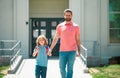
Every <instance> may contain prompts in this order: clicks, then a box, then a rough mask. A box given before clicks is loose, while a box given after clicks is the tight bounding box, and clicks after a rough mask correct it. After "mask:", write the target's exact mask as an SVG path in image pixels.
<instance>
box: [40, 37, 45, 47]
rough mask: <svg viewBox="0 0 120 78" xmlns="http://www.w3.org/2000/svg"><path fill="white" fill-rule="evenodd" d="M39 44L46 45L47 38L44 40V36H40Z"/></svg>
mask: <svg viewBox="0 0 120 78" xmlns="http://www.w3.org/2000/svg"><path fill="white" fill-rule="evenodd" d="M39 44H40V45H41V46H44V44H45V40H44V39H43V38H40V39H39Z"/></svg>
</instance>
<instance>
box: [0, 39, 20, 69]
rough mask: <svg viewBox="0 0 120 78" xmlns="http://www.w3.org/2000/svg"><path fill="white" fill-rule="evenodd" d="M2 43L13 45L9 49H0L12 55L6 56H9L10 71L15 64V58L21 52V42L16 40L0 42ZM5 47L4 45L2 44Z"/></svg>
mask: <svg viewBox="0 0 120 78" xmlns="http://www.w3.org/2000/svg"><path fill="white" fill-rule="evenodd" d="M0 42H2V43H13V46H12V47H10V48H4V47H2V48H0V51H8V52H10V53H14V54H13V55H11V54H7V55H9V56H10V69H12V66H13V65H14V63H15V62H16V59H17V56H19V53H20V52H21V41H16V40H0ZM2 45H5V44H2Z"/></svg>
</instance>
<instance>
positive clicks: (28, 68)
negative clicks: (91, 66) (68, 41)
mask: <svg viewBox="0 0 120 78" xmlns="http://www.w3.org/2000/svg"><path fill="white" fill-rule="evenodd" d="M4 78H35V59H24V60H23V62H22V64H21V66H20V67H19V69H18V71H17V72H16V73H15V74H7V75H6V76H5V77H4ZM47 78H61V75H60V70H59V59H57V58H55V59H49V60H48V70H47ZM73 78H92V76H91V75H90V74H89V73H84V65H83V63H82V61H81V60H80V58H78V57H76V60H75V64H74V73H73Z"/></svg>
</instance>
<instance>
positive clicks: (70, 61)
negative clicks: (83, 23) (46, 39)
mask: <svg viewBox="0 0 120 78" xmlns="http://www.w3.org/2000/svg"><path fill="white" fill-rule="evenodd" d="M72 15H73V14H72V11H71V10H70V9H66V10H65V11H64V19H65V21H64V22H62V23H60V24H59V25H58V26H57V28H56V34H55V36H54V39H53V41H52V44H51V46H50V49H49V51H50V52H52V49H53V48H54V46H55V45H56V43H57V41H58V39H59V38H60V52H59V60H60V61H59V66H60V72H61V76H62V78H72V76H73V65H74V61H75V56H76V50H77V56H80V29H79V26H78V25H77V24H75V23H74V22H72V21H71V19H72ZM66 66H67V71H66Z"/></svg>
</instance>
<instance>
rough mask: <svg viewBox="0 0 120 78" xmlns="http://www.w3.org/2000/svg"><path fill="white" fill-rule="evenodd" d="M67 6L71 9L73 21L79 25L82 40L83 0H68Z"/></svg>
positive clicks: (82, 39)
mask: <svg viewBox="0 0 120 78" xmlns="http://www.w3.org/2000/svg"><path fill="white" fill-rule="evenodd" d="M69 8H70V9H71V10H72V11H73V21H74V22H75V23H77V24H78V25H79V26H80V32H81V41H84V32H85V31H84V22H85V21H84V0H69Z"/></svg>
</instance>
